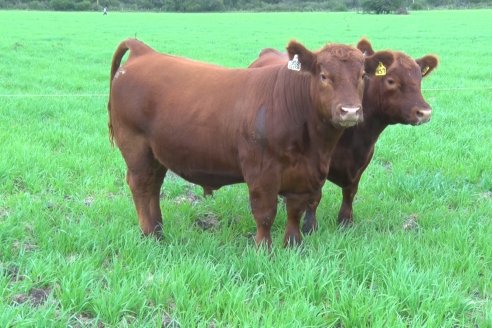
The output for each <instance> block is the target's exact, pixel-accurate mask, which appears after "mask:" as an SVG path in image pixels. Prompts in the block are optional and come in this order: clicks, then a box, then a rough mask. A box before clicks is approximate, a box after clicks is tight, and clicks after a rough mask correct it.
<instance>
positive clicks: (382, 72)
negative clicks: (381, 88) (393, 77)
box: [374, 62, 386, 76]
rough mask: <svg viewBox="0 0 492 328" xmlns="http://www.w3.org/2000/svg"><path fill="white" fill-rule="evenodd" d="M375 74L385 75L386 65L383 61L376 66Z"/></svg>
mask: <svg viewBox="0 0 492 328" xmlns="http://www.w3.org/2000/svg"><path fill="white" fill-rule="evenodd" d="M374 75H376V76H385V75H386V67H384V65H383V63H381V62H379V65H378V67H376V74H374Z"/></svg>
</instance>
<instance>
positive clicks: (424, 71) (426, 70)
mask: <svg viewBox="0 0 492 328" xmlns="http://www.w3.org/2000/svg"><path fill="white" fill-rule="evenodd" d="M429 69H430V67H429V66H425V68H424V69H422V76H425V74H427V72H428V71H429Z"/></svg>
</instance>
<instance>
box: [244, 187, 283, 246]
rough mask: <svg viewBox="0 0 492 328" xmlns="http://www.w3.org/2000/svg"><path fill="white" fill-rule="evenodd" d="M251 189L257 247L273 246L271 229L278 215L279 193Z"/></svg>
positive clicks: (250, 195) (250, 197) (250, 196)
mask: <svg viewBox="0 0 492 328" xmlns="http://www.w3.org/2000/svg"><path fill="white" fill-rule="evenodd" d="M248 187H249V201H250V204H251V211H252V212H253V216H254V218H255V221H256V245H257V246H258V247H259V246H261V245H265V246H267V248H268V249H270V248H271V245H272V237H271V235H270V229H271V228H272V225H273V221H274V220H275V215H277V192H276V191H273V190H269V189H263V188H252V187H250V186H248Z"/></svg>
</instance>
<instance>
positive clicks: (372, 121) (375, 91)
mask: <svg viewBox="0 0 492 328" xmlns="http://www.w3.org/2000/svg"><path fill="white" fill-rule="evenodd" d="M378 82H379V81H374V80H372V81H366V85H365V87H364V96H363V98H362V111H363V113H364V121H363V122H362V123H360V124H358V125H357V126H356V127H355V128H354V129H355V131H357V132H356V134H359V133H361V134H363V135H364V139H365V140H366V141H367V142H368V143H373V142H375V141H376V140H377V139H378V137H379V135H380V134H381V133H382V132H383V131H384V129H386V127H387V126H388V125H389V123H388V120H387V119H386V118H385V117H384V112H383V99H382V95H381V89H380V85H378V88H370V87H369V86H370V83H378Z"/></svg>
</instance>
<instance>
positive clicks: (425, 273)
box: [0, 10, 492, 327]
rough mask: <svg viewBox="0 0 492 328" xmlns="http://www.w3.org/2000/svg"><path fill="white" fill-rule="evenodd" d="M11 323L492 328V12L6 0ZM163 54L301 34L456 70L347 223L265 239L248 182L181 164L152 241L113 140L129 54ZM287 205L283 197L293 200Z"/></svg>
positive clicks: (6, 229)
mask: <svg viewBox="0 0 492 328" xmlns="http://www.w3.org/2000/svg"><path fill="white" fill-rule="evenodd" d="M0 22H2V24H0V33H1V35H2V38H1V41H0V53H1V55H0V58H1V60H0V72H1V73H0V104H1V105H0V109H1V112H0V114H1V116H0V149H1V156H0V326H2V327H9V326H15V327H32V326H38V327H39V326H50V327H66V326H72V327H85V326H122V327H125V326H134V327H136V326H139V327H161V326H165V327H194V326H196V327H236V326H244V327H248V326H249V327H256V326H264V327H330V326H331V327H367V326H372V327H408V326H410V327H492V246H491V245H492V243H491V241H492V150H491V149H490V141H491V140H492V128H491V127H492V115H491V114H490V103H491V102H492V89H491V88H492V70H491V69H490V58H491V57H492V47H490V30H491V28H492V23H491V22H492V11H491V10H470V11H430V12H412V13H411V14H410V15H408V16H394V15H384V16H373V15H362V14H356V13H256V14H253V13H226V14H161V13H119V12H110V13H109V15H108V16H102V14H101V13H50V12H29V11H0ZM134 36H137V37H138V38H140V39H141V40H143V41H145V42H147V43H148V44H150V45H151V46H152V47H154V48H155V49H157V50H159V51H162V52H168V53H172V54H176V55H181V56H187V57H190V58H194V59H197V60H203V61H208V62H213V63H217V64H221V65H225V66H228V67H245V66H247V65H248V64H249V63H250V62H251V61H253V60H254V59H255V58H256V56H257V54H258V52H259V50H260V49H262V48H264V47H275V48H279V49H281V48H283V47H285V45H286V44H287V42H288V41H289V40H290V39H292V38H296V39H298V40H299V41H301V42H303V43H304V44H306V46H308V47H310V48H319V47H321V46H322V45H323V44H324V43H326V42H342V43H348V44H355V43H356V42H357V41H358V40H359V38H360V37H361V36H366V37H367V38H368V39H369V40H371V41H372V43H373V46H374V48H375V49H384V48H390V49H398V50H403V51H405V52H406V53H408V54H410V55H412V56H414V57H419V56H422V55H425V54H427V53H434V54H437V55H438V56H439V57H440V59H441V63H440V65H439V67H438V69H437V70H436V71H435V72H434V73H432V74H431V76H430V77H428V78H426V79H425V81H424V83H423V89H424V95H425V97H426V98H427V100H428V102H429V103H430V104H431V105H432V106H433V109H434V114H433V119H432V121H431V122H430V123H429V124H426V125H424V126H421V127H410V126H392V127H389V128H388V129H387V130H386V131H385V132H384V133H383V135H382V137H381V139H380V142H379V143H378V145H377V150H376V154H375V157H374V160H373V162H372V164H371V165H370V166H369V168H368V169H367V171H366V173H365V175H364V176H363V179H362V182H361V185H360V188H359V193H358V196H357V198H356V201H355V204H354V206H355V215H356V218H355V220H356V224H355V226H354V227H352V228H350V229H338V228H337V226H336V215H337V212H338V207H339V204H340V199H341V195H340V191H339V189H338V188H337V187H335V186H333V185H331V184H329V183H327V184H326V185H325V187H324V197H323V199H322V202H321V205H320V208H319V211H318V215H319V221H320V230H319V231H318V232H317V233H316V234H314V235H312V236H307V237H305V239H304V244H303V245H302V246H301V247H299V248H296V249H284V248H282V247H281V239H282V236H283V230H284V225H285V211H284V209H283V207H282V204H280V206H279V213H278V215H277V219H276V222H275V225H274V227H273V238H274V247H273V251H272V253H267V252H265V251H264V250H261V249H260V250H257V249H255V247H254V242H253V235H254V231H255V224H254V221H253V220H252V217H251V215H250V210H249V204H248V198H247V190H246V187H245V185H236V186H228V187H224V188H222V189H221V190H219V191H218V192H216V193H215V196H214V197H213V198H207V199H205V198H203V197H202V196H201V190H200V188H198V187H197V186H193V185H191V184H189V183H187V182H185V181H183V180H182V179H180V178H179V177H176V176H173V175H169V176H168V178H167V179H166V181H165V183H164V187H163V189H162V201H161V208H162V211H163V215H164V229H165V230H164V238H163V240H162V241H156V240H154V239H152V238H142V237H141V235H140V232H139V228H138V224H137V219H136V213H135V209H134V206H133V202H132V200H131V195H130V192H129V190H128V187H127V186H126V183H125V165H124V162H123V160H122V158H121V156H120V154H119V152H118V150H117V149H113V148H111V147H110V145H109V141H108V131H107V109H106V102H107V93H108V83H109V81H108V79H109V68H110V62H111V58H112V54H113V52H114V50H115V48H116V46H117V45H118V43H119V42H120V41H121V40H123V39H125V38H128V37H134ZM279 202H281V201H279Z"/></svg>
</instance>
